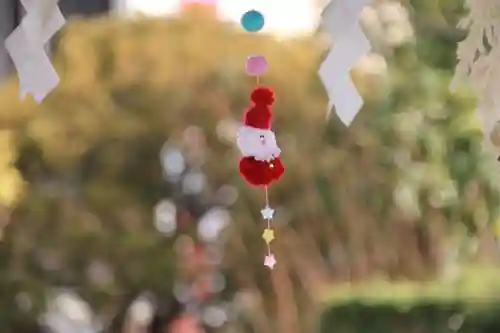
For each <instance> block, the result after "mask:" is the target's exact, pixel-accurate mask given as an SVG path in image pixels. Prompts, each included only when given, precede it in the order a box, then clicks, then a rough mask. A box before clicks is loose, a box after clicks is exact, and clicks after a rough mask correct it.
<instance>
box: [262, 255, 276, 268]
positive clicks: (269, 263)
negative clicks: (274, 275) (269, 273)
mask: <svg viewBox="0 0 500 333" xmlns="http://www.w3.org/2000/svg"><path fill="white" fill-rule="evenodd" d="M275 265H276V257H275V256H274V254H268V255H267V256H266V258H265V259H264V266H266V267H268V268H269V269H273V268H274V266H275Z"/></svg>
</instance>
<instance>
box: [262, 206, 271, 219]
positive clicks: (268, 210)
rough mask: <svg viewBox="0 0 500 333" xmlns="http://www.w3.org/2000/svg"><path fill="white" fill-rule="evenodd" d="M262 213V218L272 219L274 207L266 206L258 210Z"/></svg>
mask: <svg viewBox="0 0 500 333" xmlns="http://www.w3.org/2000/svg"><path fill="white" fill-rule="evenodd" d="M260 213H261V214H262V218H263V219H264V220H272V219H273V216H274V209H272V208H271V207H269V206H266V207H265V208H264V209H263V210H261V211H260Z"/></svg>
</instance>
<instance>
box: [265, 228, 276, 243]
mask: <svg viewBox="0 0 500 333" xmlns="http://www.w3.org/2000/svg"><path fill="white" fill-rule="evenodd" d="M262 239H264V241H265V242H266V243H267V244H269V243H271V242H272V241H273V240H274V230H273V229H264V232H263V233H262Z"/></svg>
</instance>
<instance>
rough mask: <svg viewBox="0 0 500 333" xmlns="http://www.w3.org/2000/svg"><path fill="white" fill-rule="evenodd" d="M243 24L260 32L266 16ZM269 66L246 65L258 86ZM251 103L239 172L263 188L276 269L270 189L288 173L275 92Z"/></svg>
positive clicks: (264, 90)
mask: <svg viewBox="0 0 500 333" xmlns="http://www.w3.org/2000/svg"><path fill="white" fill-rule="evenodd" d="M241 24H242V26H243V28H244V29H245V30H247V31H248V32H257V31H259V30H260V29H262V27H263V26H264V16H263V15H262V14H261V13H260V12H258V11H256V10H251V11H249V12H247V13H245V14H244V15H243V16H242V18H241ZM267 66H268V64H267V60H266V58H265V57H264V56H263V55H254V56H250V57H248V59H247V61H246V64H245V68H246V72H247V74H248V75H250V76H254V77H256V78H257V84H258V83H259V77H260V75H263V74H264V73H265V72H266V71H267ZM250 100H251V106H250V107H249V108H248V109H247V111H246V112H245V116H244V120H243V125H242V126H241V127H240V129H239V130H238V138H237V142H236V143H237V145H238V148H239V150H240V152H241V155H242V158H241V159H240V162H239V170H240V173H241V175H242V176H243V178H244V179H245V180H246V181H247V182H248V183H249V184H250V185H253V186H258V187H262V188H263V190H264V194H265V206H264V208H263V209H262V210H261V214H262V218H263V219H264V220H265V221H266V227H265V229H264V232H263V233H262V238H263V239H264V241H265V242H266V245H267V254H266V256H265V259H264V265H265V266H267V267H269V268H270V269H273V268H274V265H276V258H275V256H274V254H273V253H272V251H271V242H272V241H273V240H274V229H273V225H272V220H273V216H274V209H272V208H271V207H270V205H269V196H268V187H269V185H270V184H271V183H272V182H274V181H276V180H278V179H279V178H280V177H281V175H282V174H283V173H284V171H285V168H284V167H283V164H282V163H281V159H280V153H281V150H280V148H279V147H278V145H277V143H276V135H275V134H274V132H273V131H272V130H271V120H272V116H273V115H272V111H271V106H272V105H273V103H274V91H273V90H272V89H271V88H268V87H264V86H258V87H256V88H254V89H253V91H252V93H251V95H250Z"/></svg>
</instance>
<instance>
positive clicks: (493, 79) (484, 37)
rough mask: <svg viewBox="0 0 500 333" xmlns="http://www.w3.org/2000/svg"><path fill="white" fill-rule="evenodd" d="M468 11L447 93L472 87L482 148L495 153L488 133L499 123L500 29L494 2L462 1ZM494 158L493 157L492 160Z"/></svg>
mask: <svg viewBox="0 0 500 333" xmlns="http://www.w3.org/2000/svg"><path fill="white" fill-rule="evenodd" d="M465 6H466V7H467V8H468V9H469V14H468V16H467V17H465V18H463V19H462V20H461V21H460V22H459V24H458V27H459V28H460V29H462V30H466V31H468V35H467V37H466V38H465V39H464V40H463V41H461V42H459V43H458V47H457V58H458V64H457V66H456V69H455V76H454V78H453V80H452V82H451V85H450V89H451V90H452V91H455V90H456V89H457V88H458V87H459V86H460V84H462V83H468V84H471V85H472V88H473V89H474V90H475V92H476V93H477V96H478V100H479V103H478V104H479V108H478V118H479V120H480V121H481V124H482V126H483V132H484V142H483V146H484V147H485V148H486V149H487V150H488V151H489V150H491V151H493V152H495V155H496V154H498V153H499V151H498V148H496V147H495V146H494V145H493V144H492V143H491V142H490V133H491V131H492V130H493V128H494V125H495V123H496V122H497V121H499V120H500V94H499V91H500V38H499V36H500V25H499V18H500V15H499V13H500V12H499V9H500V7H499V2H498V0H466V1H465ZM495 158H496V156H495Z"/></svg>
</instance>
